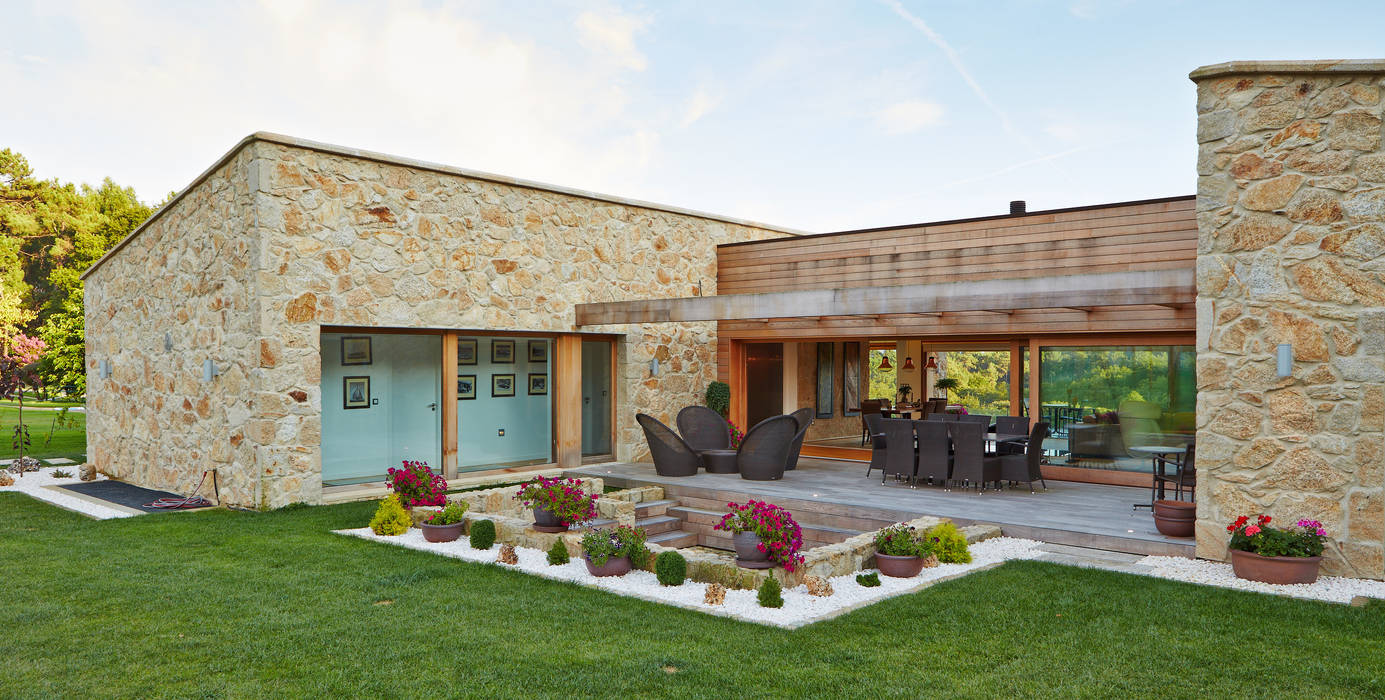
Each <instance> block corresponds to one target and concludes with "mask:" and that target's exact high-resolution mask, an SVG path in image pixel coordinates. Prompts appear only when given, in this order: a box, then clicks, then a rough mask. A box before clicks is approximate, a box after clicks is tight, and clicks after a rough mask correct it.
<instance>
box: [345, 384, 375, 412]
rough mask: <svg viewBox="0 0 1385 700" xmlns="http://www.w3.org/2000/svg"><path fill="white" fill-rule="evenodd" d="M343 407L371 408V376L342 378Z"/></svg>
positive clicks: (349, 408) (348, 408) (347, 408)
mask: <svg viewBox="0 0 1385 700" xmlns="http://www.w3.org/2000/svg"><path fill="white" fill-rule="evenodd" d="M341 407H342V408H343V409H346V410H351V409H354V408H370V377H342V378H341Z"/></svg>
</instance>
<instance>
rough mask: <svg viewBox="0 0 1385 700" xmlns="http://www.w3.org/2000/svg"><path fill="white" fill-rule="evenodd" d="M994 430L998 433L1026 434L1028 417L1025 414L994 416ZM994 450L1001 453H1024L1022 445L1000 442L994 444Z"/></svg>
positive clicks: (1027, 431)
mask: <svg viewBox="0 0 1385 700" xmlns="http://www.w3.org/2000/svg"><path fill="white" fill-rule="evenodd" d="M995 432H996V434H998V435H1027V434H1028V433H1029V418H1028V417H1027V416H996V417H995ZM996 452H997V453H999V454H1002V455H1007V454H1009V455H1021V454H1024V445H1023V444H1020V443H1014V442H1002V443H1000V444H999V445H997V446H996Z"/></svg>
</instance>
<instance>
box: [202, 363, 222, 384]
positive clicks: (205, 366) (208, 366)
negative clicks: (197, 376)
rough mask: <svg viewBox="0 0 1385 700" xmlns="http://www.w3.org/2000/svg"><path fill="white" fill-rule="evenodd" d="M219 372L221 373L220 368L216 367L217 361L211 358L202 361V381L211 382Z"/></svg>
mask: <svg viewBox="0 0 1385 700" xmlns="http://www.w3.org/2000/svg"><path fill="white" fill-rule="evenodd" d="M219 374H221V372H220V370H218V369H217V368H216V363H215V362H212V361H211V359H210V358H208V359H206V360H203V361H202V381H204V382H210V381H211V380H213V379H215V378H216V377H217V375H219Z"/></svg>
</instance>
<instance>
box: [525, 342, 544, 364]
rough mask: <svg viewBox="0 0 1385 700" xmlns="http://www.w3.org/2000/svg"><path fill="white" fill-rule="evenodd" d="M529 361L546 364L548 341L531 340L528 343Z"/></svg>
mask: <svg viewBox="0 0 1385 700" xmlns="http://www.w3.org/2000/svg"><path fill="white" fill-rule="evenodd" d="M529 361H530V362H548V341H547V340H531V341H529Z"/></svg>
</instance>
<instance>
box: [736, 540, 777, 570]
mask: <svg viewBox="0 0 1385 700" xmlns="http://www.w3.org/2000/svg"><path fill="white" fill-rule="evenodd" d="M731 544H732V545H734V546H735V548H736V566H739V567H741V568H745V569H772V568H774V562H772V561H770V560H769V552H767V551H766V552H761V551H760V536H759V535H757V534H755V533H753V532H737V533H736V534H735V535H733V536H732V537H731Z"/></svg>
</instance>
